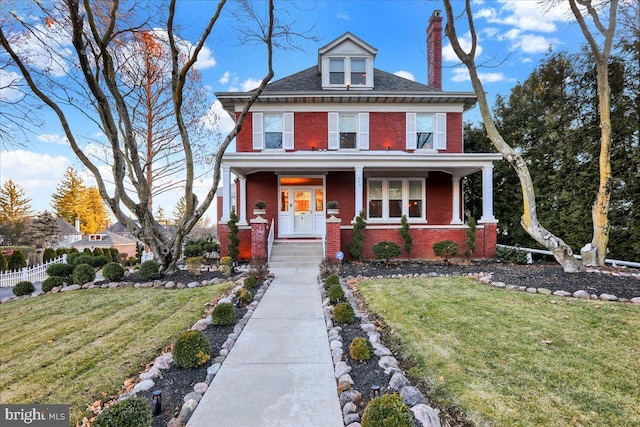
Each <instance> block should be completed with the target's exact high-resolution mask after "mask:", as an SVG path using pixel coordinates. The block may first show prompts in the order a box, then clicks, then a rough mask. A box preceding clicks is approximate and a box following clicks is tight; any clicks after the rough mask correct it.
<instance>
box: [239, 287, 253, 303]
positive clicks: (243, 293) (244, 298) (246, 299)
mask: <svg viewBox="0 0 640 427" xmlns="http://www.w3.org/2000/svg"><path fill="white" fill-rule="evenodd" d="M236 298H238V302H239V303H240V304H242V305H248V304H251V301H253V295H251V292H249V291H248V290H246V289H244V288H240V289H238V292H236Z"/></svg>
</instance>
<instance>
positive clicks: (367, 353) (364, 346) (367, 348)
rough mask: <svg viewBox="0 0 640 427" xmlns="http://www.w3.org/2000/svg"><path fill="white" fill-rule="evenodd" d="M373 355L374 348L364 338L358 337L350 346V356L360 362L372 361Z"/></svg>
mask: <svg viewBox="0 0 640 427" xmlns="http://www.w3.org/2000/svg"><path fill="white" fill-rule="evenodd" d="M372 353H373V346H372V345H371V343H370V342H369V340H368V339H366V338H362V337H356V338H354V339H353V341H351V344H349V356H351V358H352V359H353V360H357V361H359V362H365V361H367V360H369V359H371V355H372Z"/></svg>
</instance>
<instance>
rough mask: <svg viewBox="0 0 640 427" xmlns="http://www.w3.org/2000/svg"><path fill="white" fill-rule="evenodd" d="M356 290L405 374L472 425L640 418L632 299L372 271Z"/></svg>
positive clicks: (638, 340) (639, 336) (639, 310)
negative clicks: (397, 349)
mask: <svg viewBox="0 0 640 427" xmlns="http://www.w3.org/2000/svg"><path fill="white" fill-rule="evenodd" d="M358 289H359V291H360V293H361V295H362V296H363V298H364V299H365V301H366V303H367V305H368V307H369V308H370V309H371V310H372V311H373V312H375V313H377V314H378V315H380V316H381V317H383V318H384V319H385V321H386V323H387V324H388V325H389V327H390V328H391V330H392V334H395V335H397V336H399V337H400V339H401V340H402V352H403V356H405V357H407V358H409V359H411V360H414V361H415V362H416V366H415V367H414V368H412V369H411V373H412V374H413V375H415V376H417V377H420V378H421V379H423V380H425V381H426V382H427V383H428V384H430V386H431V388H432V390H433V397H434V398H435V400H436V401H437V402H438V403H439V404H440V405H443V406H445V407H446V406H448V405H456V406H458V407H460V408H461V409H463V410H464V411H465V412H466V413H467V414H468V415H469V417H470V418H471V420H472V421H474V422H475V423H476V425H478V426H485V425H488V426H544V427H555V426H558V427H560V426H562V427H565V426H594V427H595V426H597V427H602V426H640V411H638V408H640V307H639V306H638V305H631V304H622V303H604V302H598V301H583V300H579V299H573V298H562V297H548V296H543V295H532V294H527V293H524V292H514V291H506V290H500V289H493V288H489V287H487V286H484V285H480V284H478V283H476V282H475V281H473V280H472V279H467V278H437V279H398V280H372V281H363V282H360V283H358ZM553 301H555V303H554V302H553Z"/></svg>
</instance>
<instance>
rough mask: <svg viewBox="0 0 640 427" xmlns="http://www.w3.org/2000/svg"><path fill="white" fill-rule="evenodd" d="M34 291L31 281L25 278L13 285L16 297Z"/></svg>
mask: <svg viewBox="0 0 640 427" xmlns="http://www.w3.org/2000/svg"><path fill="white" fill-rule="evenodd" d="M35 291H36V288H35V286H33V283H31V282H29V281H27V280H25V281H22V282H18V283H16V285H15V286H14V287H13V294H14V295H15V296H17V297H21V296H23V295H30V294H32V293H34V292H35Z"/></svg>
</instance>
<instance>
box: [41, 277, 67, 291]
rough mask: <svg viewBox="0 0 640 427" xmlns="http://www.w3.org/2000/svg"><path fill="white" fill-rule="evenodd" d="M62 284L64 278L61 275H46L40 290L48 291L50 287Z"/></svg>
mask: <svg viewBox="0 0 640 427" xmlns="http://www.w3.org/2000/svg"><path fill="white" fill-rule="evenodd" d="M62 285H64V279H63V278H62V277H58V276H51V277H47V278H46V279H44V280H43V281H42V291H43V292H49V291H50V290H51V289H53V288H55V287H56V286H62Z"/></svg>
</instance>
